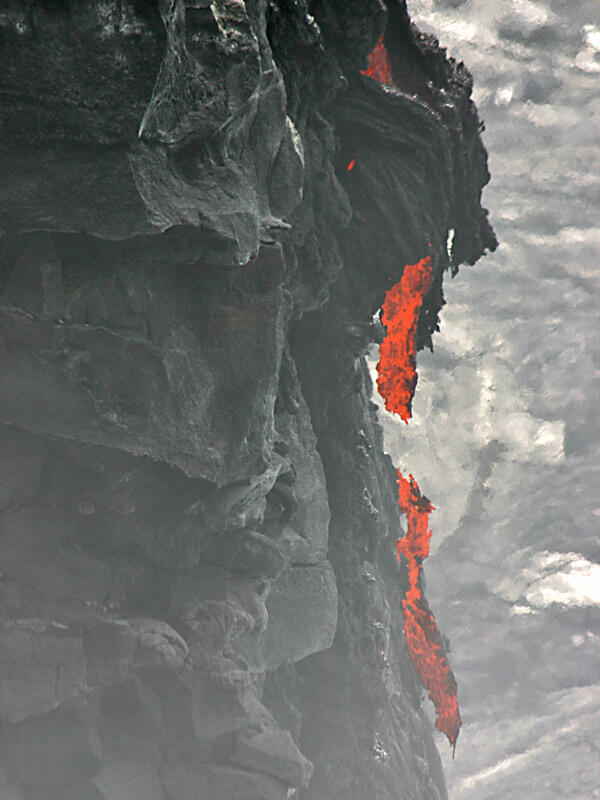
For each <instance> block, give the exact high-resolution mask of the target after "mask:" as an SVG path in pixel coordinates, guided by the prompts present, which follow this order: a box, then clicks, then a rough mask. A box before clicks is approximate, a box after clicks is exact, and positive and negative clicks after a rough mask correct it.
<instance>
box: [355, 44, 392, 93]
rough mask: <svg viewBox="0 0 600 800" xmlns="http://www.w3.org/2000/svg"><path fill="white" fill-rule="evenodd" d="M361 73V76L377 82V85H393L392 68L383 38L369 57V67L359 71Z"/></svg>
mask: <svg viewBox="0 0 600 800" xmlns="http://www.w3.org/2000/svg"><path fill="white" fill-rule="evenodd" d="M361 72H362V74H363V75H368V76H369V78H373V80H376V81H379V83H385V84H387V85H388V86H391V85H392V84H393V82H394V79H393V77H392V67H391V64H390V59H389V56H388V54H387V50H386V49H385V44H384V43H383V36H381V37H380V39H379V41H378V42H377V44H376V45H375V48H374V49H373V52H372V53H371V55H370V56H369V66H368V67H367V69H366V70H361Z"/></svg>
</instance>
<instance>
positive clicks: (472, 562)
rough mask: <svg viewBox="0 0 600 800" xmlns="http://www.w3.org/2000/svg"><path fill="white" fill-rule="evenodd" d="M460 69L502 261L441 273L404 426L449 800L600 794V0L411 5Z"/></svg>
mask: <svg viewBox="0 0 600 800" xmlns="http://www.w3.org/2000/svg"><path fill="white" fill-rule="evenodd" d="M409 10H410V12H411V15H412V16H413V19H414V20H415V21H416V22H417V23H418V25H419V26H420V28H421V29H423V30H426V31H430V32H433V33H435V35H436V36H437V37H438V38H439V40H440V42H441V43H442V45H443V46H445V47H447V48H448V52H449V54H450V55H452V56H454V57H456V58H457V59H458V60H463V61H465V63H466V64H467V65H468V66H469V68H470V69H471V70H472V72H473V74H474V78H475V90H474V98H475V101H476V102H477V104H478V107H479V110H480V115H481V117H482V118H483V120H484V121H485V125H486V131H485V133H484V140H485V143H486V146H487V149H488V152H489V157H490V171H491V173H492V181H491V183H490V185H489V186H488V187H487V188H486V190H485V192H484V205H485V206H486V207H487V208H488V209H489V211H490V216H491V219H492V222H493V224H494V227H495V229H496V232H497V235H498V238H499V240H500V247H499V249H498V251H497V252H496V253H494V254H492V255H488V256H487V257H485V258H483V259H482V260H480V261H479V262H478V264H477V265H475V267H463V268H462V269H461V271H460V273H459V275H458V276H457V277H456V278H455V279H450V277H448V279H447V280H446V284H445V293H446V299H447V306H446V307H445V308H444V310H443V312H442V322H441V330H440V332H439V333H438V334H437V335H436V337H435V341H434V352H433V353H429V352H424V353H420V354H419V359H418V371H419V383H418V387H417V392H416V396H415V400H414V404H413V419H412V420H411V422H410V424H409V425H408V426H406V425H404V423H402V422H401V421H400V420H399V419H394V418H392V417H390V416H389V415H388V414H386V413H385V412H384V411H382V412H381V417H382V421H383V424H384V430H385V435H386V446H387V449H388V451H389V452H390V454H391V455H392V457H393V459H394V462H395V463H396V464H397V465H398V466H399V467H401V468H402V470H403V472H404V473H405V474H406V473H408V472H412V473H413V474H414V475H415V477H416V478H417V480H418V482H419V486H420V487H421V490H422V491H423V492H424V493H425V494H426V495H427V496H428V497H429V498H430V499H431V501H432V502H433V504H434V505H435V506H436V508H437V511H436V512H435V513H434V514H432V516H431V525H432V529H433V541H432V545H433V554H432V556H431V557H430V558H429V559H428V561H427V563H426V568H425V572H426V577H427V595H428V597H429V600H430V603H431V605H432V607H433V608H434V611H435V612H436V616H437V618H438V621H439V623H440V627H441V628H442V630H443V631H444V632H445V633H446V634H447V635H448V637H449V639H450V642H451V652H450V660H451V663H452V666H453V668H454V671H455V673H456V677H457V680H458V685H459V700H460V703H461V711H462V716H463V721H464V725H463V729H462V732H461V735H460V738H459V740H458V746H457V750H456V758H455V759H454V760H452V757H451V754H450V753H449V752H448V749H447V744H446V742H445V740H443V738H442V737H441V735H440V741H439V747H440V750H441V751H442V754H443V758H444V765H445V771H446V777H447V781H448V787H449V792H450V797H451V800H472V799H473V800H475V798H476V799H477V800H506V799H507V798H521V797H522V798H528V800H551V798H554V797H556V798H561V800H593V798H600V537H599V528H600V491H599V488H600V458H599V452H600V447H599V443H598V442H599V437H598V432H599V424H598V416H599V411H600V346H599V340H600V324H599V322H600V320H599V316H600V314H599V307H600V302H599V289H600V0H592V1H590V0H585V1H584V2H576V0H572V1H571V2H569V1H568V0H553V1H551V0H547V2H543V3H542V2H532V1H531V0H504V1H500V0H498V1H496V2H489V0H487V1H486V0H466V2H461V1H460V0H437V2H436V1H435V0H409Z"/></svg>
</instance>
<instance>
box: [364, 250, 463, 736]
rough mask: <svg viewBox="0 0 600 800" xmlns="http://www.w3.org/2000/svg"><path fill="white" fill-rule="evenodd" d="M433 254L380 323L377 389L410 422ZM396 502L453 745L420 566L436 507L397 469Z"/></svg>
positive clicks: (446, 671)
mask: <svg viewBox="0 0 600 800" xmlns="http://www.w3.org/2000/svg"><path fill="white" fill-rule="evenodd" d="M432 280H433V267H432V262H431V256H427V257H426V258H422V259H421V260H420V261H419V262H418V263H416V264H408V265H407V266H405V268H404V273H403V275H402V278H401V280H400V282H399V283H397V284H396V285H395V286H393V287H392V288H391V289H390V290H389V291H388V292H387V294H386V296H385V300H384V303H383V308H382V315H381V321H382V323H383V324H384V325H385V327H386V337H385V339H384V340H383V342H382V343H381V345H380V346H379V363H378V364H377V373H378V376H377V387H378V389H379V393H380V395H381V396H382V398H383V400H384V402H385V407H386V409H387V410H388V411H391V412H393V413H395V414H399V415H400V416H401V417H402V419H403V420H404V422H406V423H408V420H409V419H410V417H411V406H412V400H413V397H414V394H415V388H416V385H417V369H416V363H417V362H416V354H417V324H418V322H419V314H420V311H421V307H422V305H423V298H424V297H425V295H426V294H427V292H428V291H429V289H430V288H431V283H432ZM398 503H399V505H400V510H401V511H402V512H403V514H405V516H406V522H407V530H406V536H405V537H404V538H403V539H398V541H397V542H396V554H397V556H398V560H400V559H401V557H402V556H404V558H405V559H406V562H407V565H408V579H409V587H408V591H407V592H406V594H405V596H404V598H403V600H402V615H403V617H404V632H405V636H406V645H407V647H408V652H409V654H410V657H411V660H412V663H413V665H414V668H415V670H416V672H417V674H418V676H419V678H420V679H421V682H422V683H423V686H424V687H425V689H426V690H427V691H428V692H429V697H430V698H431V700H432V701H433V704H434V706H435V710H436V714H437V720H436V723H435V725H436V728H437V729H438V730H440V731H442V733H444V734H445V735H446V736H447V737H448V740H449V742H450V744H451V745H452V747H454V748H455V747H456V740H457V738H458V733H459V731H460V726H461V719H460V712H459V710H458V699H457V695H456V691H457V689H456V680H455V679H454V675H453V673H452V670H451V669H450V665H449V663H448V659H447V657H446V651H445V649H444V644H443V642H442V636H441V634H440V631H439V629H438V626H437V623H436V621H435V617H434V616H433V614H432V612H431V610H430V608H429V605H428V603H427V600H426V599H425V596H424V595H423V591H422V588H421V565H422V564H423V561H424V560H425V559H426V558H427V556H428V555H429V543H430V540H431V530H430V529H429V515H430V513H431V512H432V511H433V510H434V507H433V505H432V504H431V503H430V502H429V500H428V499H427V498H426V497H424V496H423V495H422V494H421V492H420V491H419V487H418V486H417V482H416V481H415V479H414V477H413V476H412V475H410V477H409V480H406V478H404V477H403V475H402V472H401V471H400V470H398Z"/></svg>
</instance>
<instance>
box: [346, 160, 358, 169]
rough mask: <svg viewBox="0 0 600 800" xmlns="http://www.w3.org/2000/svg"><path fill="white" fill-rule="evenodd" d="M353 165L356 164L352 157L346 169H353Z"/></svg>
mask: <svg viewBox="0 0 600 800" xmlns="http://www.w3.org/2000/svg"><path fill="white" fill-rule="evenodd" d="M355 166H356V159H355V158H353V159H352V161H351V162H350V163H349V164H348V171H350V170H351V169H354V167H355Z"/></svg>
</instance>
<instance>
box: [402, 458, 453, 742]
mask: <svg viewBox="0 0 600 800" xmlns="http://www.w3.org/2000/svg"><path fill="white" fill-rule="evenodd" d="M398 503H399V505H400V509H401V511H402V512H403V513H404V514H405V515H406V522H407V530H406V536H405V537H404V538H403V539H398V541H397V542H396V553H397V555H398V560H400V557H401V556H404V558H405V559H406V561H407V564H408V579H409V588H408V591H407V593H406V594H405V596H404V599H403V600H402V612H403V616H404V632H405V635H406V644H407V647H408V652H409V653H410V657H411V660H412V662H413V665H414V668H415V670H416V672H417V674H418V676H419V677H420V679H421V682H422V683H423V686H424V687H425V689H427V691H428V692H429V697H430V698H431V700H432V701H433V704H434V706H435V710H436V713H437V720H436V723H435V726H436V728H437V729H438V730H440V731H442V733H445V734H446V736H447V737H448V740H449V742H450V744H451V745H452V746H453V747H456V740H457V738H458V733H459V731H460V726H461V719H460V712H459V710H458V699H457V696H456V680H455V679H454V675H453V673H452V670H451V668H450V665H449V664H448V660H447V658H446V651H445V649H444V645H443V642H442V637H441V634H440V631H439V629H438V626H437V623H436V621H435V617H434V616H433V614H432V612H431V610H430V608H429V605H428V603H427V600H426V599H425V596H424V595H423V592H422V590H421V565H422V563H423V561H424V560H425V559H426V558H427V556H428V555H429V542H430V539H431V531H430V530H429V514H430V513H431V512H432V511H433V510H434V507H433V505H432V504H431V503H430V502H429V500H428V499H427V498H426V497H424V496H423V495H422V494H421V492H420V491H419V487H418V486H417V482H416V481H415V479H414V477H413V476H412V475H410V476H409V480H406V478H404V477H403V475H402V472H401V471H400V470H398Z"/></svg>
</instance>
